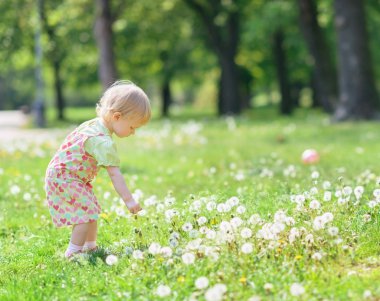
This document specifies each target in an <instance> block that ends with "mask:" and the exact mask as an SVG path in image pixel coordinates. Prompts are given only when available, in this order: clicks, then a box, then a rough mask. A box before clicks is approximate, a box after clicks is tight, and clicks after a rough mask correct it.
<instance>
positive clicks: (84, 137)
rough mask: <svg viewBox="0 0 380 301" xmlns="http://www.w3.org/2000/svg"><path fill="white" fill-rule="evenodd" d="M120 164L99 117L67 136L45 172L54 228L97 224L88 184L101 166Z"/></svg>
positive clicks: (94, 200)
mask: <svg viewBox="0 0 380 301" xmlns="http://www.w3.org/2000/svg"><path fill="white" fill-rule="evenodd" d="M119 165H120V161H119V158H118V155H117V150H116V146H115V143H114V142H113V140H112V138H111V135H110V132H109V130H108V129H107V128H106V127H105V126H104V125H103V123H102V121H101V120H100V119H99V118H96V119H93V120H90V121H87V122H85V123H83V124H82V125H80V126H79V127H78V128H76V129H75V130H74V131H73V132H72V133H70V134H69V135H68V136H67V137H66V139H65V141H64V142H63V144H62V145H61V146H60V148H59V150H58V151H57V152H56V154H55V155H54V157H53V159H52V160H51V161H50V163H49V165H48V168H47V170H46V176H45V191H46V198H47V204H48V207H49V211H50V214H51V217H52V220H53V223H54V225H55V226H57V227H63V226H69V225H76V224H83V223H89V222H93V221H96V220H97V219H98V215H99V213H100V212H101V208H100V205H99V203H98V200H97V199H96V197H95V195H94V192H93V189H92V186H91V181H92V180H93V179H94V177H95V176H96V174H97V173H98V171H99V169H100V167H102V166H119Z"/></svg>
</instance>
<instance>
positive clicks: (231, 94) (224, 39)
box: [184, 0, 242, 115]
mask: <svg viewBox="0 0 380 301" xmlns="http://www.w3.org/2000/svg"><path fill="white" fill-rule="evenodd" d="M184 1H185V2H186V3H187V4H188V6H189V7H190V8H191V9H192V10H194V11H195V12H196V13H197V14H198V16H199V17H200V19H201V20H202V22H203V24H204V26H205V29H206V31H207V34H208V37H209V42H210V43H211V45H212V49H213V50H214V52H215V53H216V55H217V57H218V61H219V66H220V71H221V75H220V80H219V97H218V98H219V99H218V114H219V115H230V114H240V112H241V107H242V105H241V97H240V94H239V73H238V67H237V65H236V63H235V57H236V53H237V48H238V44H239V39H240V20H239V19H240V9H236V10H234V11H230V12H228V14H227V19H226V21H225V24H224V25H223V26H220V25H216V24H215V22H214V21H215V18H216V17H217V15H218V14H219V11H218V7H220V1H216V2H215V7H214V8H213V9H210V8H209V6H208V5H206V6H203V5H202V4H200V3H199V2H198V1H194V0H184Z"/></svg>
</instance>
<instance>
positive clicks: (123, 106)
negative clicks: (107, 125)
mask: <svg viewBox="0 0 380 301" xmlns="http://www.w3.org/2000/svg"><path fill="white" fill-rule="evenodd" d="M115 112H120V113H121V114H122V115H123V116H127V117H128V116H131V115H135V116H137V117H138V118H139V120H140V122H141V124H142V125H143V124H145V123H147V122H148V121H149V119H150V117H151V109H150V103H149V99H148V96H147V95H146V94H145V92H144V91H143V90H142V89H141V88H140V87H138V86H136V85H135V84H134V83H132V82H131V81H126V80H121V81H117V82H115V83H114V84H112V86H110V87H109V88H108V89H107V90H106V91H105V92H104V94H103V96H102V97H101V98H100V101H99V102H98V103H97V105H96V113H97V115H98V117H103V118H105V119H107V117H109V114H110V113H111V114H112V113H115Z"/></svg>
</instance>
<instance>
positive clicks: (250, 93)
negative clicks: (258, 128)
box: [0, 0, 380, 127]
mask: <svg viewBox="0 0 380 301" xmlns="http://www.w3.org/2000/svg"><path fill="white" fill-rule="evenodd" d="M0 11H1V12H2V18H1V19H0V37H1V40H0V43H1V47H0V110H7V111H8V110H21V111H22V112H24V113H25V114H28V113H30V112H32V113H34V114H33V115H32V116H34V120H35V124H36V125H37V126H40V127H43V126H46V118H47V117H46V115H48V116H50V117H49V118H50V119H51V120H72V119H73V118H74V117H73V116H75V112H78V110H79V108H85V107H88V108H91V110H93V108H94V106H95V103H96V102H97V101H98V99H99V97H100V95H101V93H102V91H103V90H104V89H105V88H107V87H108V86H109V85H110V84H111V83H112V82H114V81H115V80H117V79H129V80H131V81H133V82H135V83H136V84H138V85H139V86H141V87H142V88H143V89H144V90H146V92H147V94H148V95H149V96H150V98H151V101H152V105H153V108H154V114H155V116H156V117H157V118H159V117H170V116H176V115H178V114H182V113H183V112H191V114H193V115H194V116H196V115H197V114H199V115H205V114H206V115H207V114H208V115H213V116H225V115H241V114H243V115H244V114H245V115H247V116H248V117H249V116H250V112H252V111H255V110H260V108H266V107H271V108H275V110H274V111H275V112H276V114H274V115H273V116H272V118H276V116H277V115H280V114H282V115H292V114H293V113H294V111H295V110H298V109H303V110H320V111H321V112H324V113H326V114H328V116H331V118H332V119H333V120H335V121H343V120H360V119H378V118H379V115H378V113H377V110H378V107H379V97H378V91H379V88H380V52H379V51H377V49H378V47H379V45H380V36H379V34H378V31H379V28H380V2H379V1H378V0H367V1H364V0H363V1H361V0H334V1H332V0H319V1H316V0H162V1H154V0H139V1H130V0H12V1H0ZM77 108H78V109H77ZM0 116H5V115H0ZM0 118H3V121H4V120H5V119H4V118H5V117H0ZM11 119H12V118H11ZM48 125H49V124H48Z"/></svg>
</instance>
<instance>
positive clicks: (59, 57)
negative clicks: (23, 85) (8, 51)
mask: <svg viewBox="0 0 380 301" xmlns="http://www.w3.org/2000/svg"><path fill="white" fill-rule="evenodd" d="M38 5H39V8H38V11H39V14H40V18H41V22H42V27H43V29H44V30H45V32H46V33H47V35H48V38H49V48H48V50H47V58H48V60H49V61H50V63H51V65H52V67H53V74H54V90H55V99H56V108H57V113H58V114H57V118H58V119H59V120H63V119H64V109H65V98H64V95H63V82H62V75H61V72H62V71H61V69H62V68H61V67H62V62H63V60H64V58H65V57H66V55H67V51H66V48H65V47H64V46H63V43H62V42H61V41H60V39H59V36H58V35H57V34H56V31H57V27H58V26H59V24H55V25H54V24H52V23H51V22H49V20H48V12H47V8H46V3H45V0H39V1H38Z"/></svg>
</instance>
